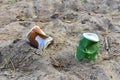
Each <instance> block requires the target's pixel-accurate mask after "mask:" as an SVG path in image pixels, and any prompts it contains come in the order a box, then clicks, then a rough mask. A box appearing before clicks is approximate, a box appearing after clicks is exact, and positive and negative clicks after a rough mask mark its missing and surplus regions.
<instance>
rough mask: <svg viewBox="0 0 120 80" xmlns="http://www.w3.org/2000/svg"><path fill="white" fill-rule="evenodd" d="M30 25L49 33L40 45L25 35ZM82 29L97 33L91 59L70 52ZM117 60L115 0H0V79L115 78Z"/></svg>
mask: <svg viewBox="0 0 120 80" xmlns="http://www.w3.org/2000/svg"><path fill="white" fill-rule="evenodd" d="M34 25H38V26H40V28H41V29H42V30H43V31H44V32H45V33H46V34H48V35H50V36H52V37H53V39H54V41H53V43H52V44H51V45H50V46H48V47H47V49H45V50H43V49H36V48H33V47H32V46H31V45H30V44H29V43H28V42H27V40H26V35H27V33H28V31H29V30H30V29H31V28H32V27H33V26H34ZM84 32H93V33H96V34H97V35H98V36H99V38H100V50H99V54H98V58H97V60H96V61H95V62H90V61H88V60H82V61H80V62H78V61H76V60H75V58H74V54H75V52H76V46H77V44H78V41H79V38H80V36H81V35H82V34H83V33H84ZM106 40H107V42H108V43H106ZM106 45H108V46H107V47H106ZM119 65H120V1H119V0H0V70H1V71H0V80H120V66H119Z"/></svg>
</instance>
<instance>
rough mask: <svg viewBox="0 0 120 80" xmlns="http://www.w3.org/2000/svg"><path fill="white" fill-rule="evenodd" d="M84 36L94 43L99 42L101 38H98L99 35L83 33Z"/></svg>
mask: <svg viewBox="0 0 120 80" xmlns="http://www.w3.org/2000/svg"><path fill="white" fill-rule="evenodd" d="M83 36H84V37H85V38H87V39H88V40H91V41H94V42H98V41H99V38H98V36H97V34H95V33H83Z"/></svg>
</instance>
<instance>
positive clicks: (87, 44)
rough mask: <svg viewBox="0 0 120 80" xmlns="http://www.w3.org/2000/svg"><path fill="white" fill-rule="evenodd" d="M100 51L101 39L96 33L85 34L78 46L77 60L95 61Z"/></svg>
mask: <svg viewBox="0 0 120 80" xmlns="http://www.w3.org/2000/svg"><path fill="white" fill-rule="evenodd" d="M98 51H99V38H98V36H97V35H96V34H94V33H83V35H82V36H81V37H80V41H79V43H78V46H77V50H76V54H75V58H76V60H78V61H80V60H82V59H84V58H86V59H88V60H89V61H95V60H96V56H97V54H98Z"/></svg>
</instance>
